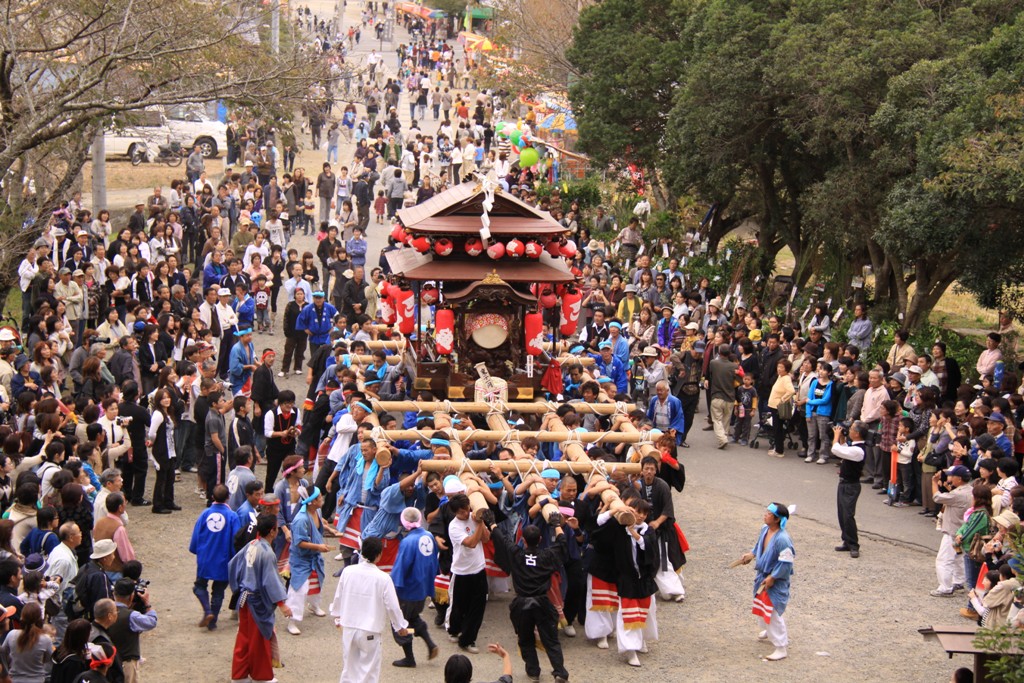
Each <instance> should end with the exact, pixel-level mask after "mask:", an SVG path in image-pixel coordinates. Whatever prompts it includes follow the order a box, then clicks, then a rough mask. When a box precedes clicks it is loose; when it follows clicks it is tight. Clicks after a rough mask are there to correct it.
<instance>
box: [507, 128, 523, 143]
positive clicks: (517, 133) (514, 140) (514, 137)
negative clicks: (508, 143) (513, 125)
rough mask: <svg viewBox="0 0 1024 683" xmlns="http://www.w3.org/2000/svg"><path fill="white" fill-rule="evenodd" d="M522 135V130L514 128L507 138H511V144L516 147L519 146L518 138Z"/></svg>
mask: <svg viewBox="0 0 1024 683" xmlns="http://www.w3.org/2000/svg"><path fill="white" fill-rule="evenodd" d="M522 137H523V133H522V131H519V130H514V131H512V134H511V135H509V139H510V140H512V144H513V145H515V146H516V147H518V146H519V140H521V139H522Z"/></svg>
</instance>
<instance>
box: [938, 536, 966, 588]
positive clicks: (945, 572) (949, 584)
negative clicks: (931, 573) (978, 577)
mask: <svg viewBox="0 0 1024 683" xmlns="http://www.w3.org/2000/svg"><path fill="white" fill-rule="evenodd" d="M935 576H936V577H937V578H938V580H939V587H938V590H940V591H942V592H944V593H949V592H950V591H952V590H953V584H956V583H959V584H963V582H964V581H965V578H964V560H963V558H962V557H960V556H959V555H957V554H956V550H954V549H953V537H952V536H950V535H949V534H947V533H943V534H942V541H941V542H940V543H939V552H938V554H937V555H936V556H935ZM971 588H973V586H971Z"/></svg>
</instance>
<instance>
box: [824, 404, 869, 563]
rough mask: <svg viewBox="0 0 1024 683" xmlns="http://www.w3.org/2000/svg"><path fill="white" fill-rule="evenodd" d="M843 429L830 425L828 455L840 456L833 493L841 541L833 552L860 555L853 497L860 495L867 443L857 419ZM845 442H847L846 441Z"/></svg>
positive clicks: (865, 428)
mask: <svg viewBox="0 0 1024 683" xmlns="http://www.w3.org/2000/svg"><path fill="white" fill-rule="evenodd" d="M847 432H848V433H844V428H843V427H842V426H841V425H837V426H836V427H834V428H833V439H832V455H834V456H836V457H837V458H840V459H841V460H842V462H841V463H840V464H839V489H838V491H837V494H836V506H837V508H838V513H839V529H840V530H841V531H842V534H843V544H842V545H837V546H836V552H847V551H849V553H850V557H853V558H856V557H860V543H859V542H858V540H857V520H856V519H854V515H855V514H856V513H857V499H858V498H859V497H860V477H861V474H862V473H863V471H864V458H865V456H866V454H867V445H866V444H865V443H864V438H865V435H866V434H867V427H866V426H865V424H864V423H863V422H860V421H859V420H858V421H857V422H854V423H853V424H851V425H850V427H849V429H848V430H847ZM847 441H849V443H847Z"/></svg>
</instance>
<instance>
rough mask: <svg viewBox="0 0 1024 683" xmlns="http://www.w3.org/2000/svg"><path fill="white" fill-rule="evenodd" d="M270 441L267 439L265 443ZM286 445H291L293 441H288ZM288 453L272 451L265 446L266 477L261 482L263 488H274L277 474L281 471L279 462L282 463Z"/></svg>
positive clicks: (269, 489)
mask: <svg viewBox="0 0 1024 683" xmlns="http://www.w3.org/2000/svg"><path fill="white" fill-rule="evenodd" d="M275 441H277V440H275ZM270 443H271V441H270V440H269V439H268V443H267V445H268V446H269V445H270ZM287 445H288V446H293V445H294V442H289V443H288V444H287ZM289 455H291V453H290V452H283V453H281V452H272V451H271V450H270V448H267V478H266V480H265V481H264V482H263V490H265V491H273V490H274V483H275V482H277V475H278V473H280V472H281V463H283V462H284V459H285V458H287V457H288V456H289Z"/></svg>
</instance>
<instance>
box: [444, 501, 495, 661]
mask: <svg viewBox="0 0 1024 683" xmlns="http://www.w3.org/2000/svg"><path fill="white" fill-rule="evenodd" d="M448 509H449V510H450V511H451V512H452V513H453V514H454V515H455V519H453V520H452V521H451V522H450V523H449V524H448V536H449V538H451V541H452V606H451V613H450V616H449V618H448V635H449V639H450V640H455V639H456V638H458V642H459V649H460V650H462V651H464V652H468V653H470V654H476V653H478V652H479V651H480V650H479V649H478V648H477V646H476V637H477V634H478V633H479V631H480V625H481V624H482V623H483V620H484V608H485V607H487V572H486V571H484V562H485V560H484V543H486V542H487V541H489V540H490V538H491V534H490V532H489V531H488V530H487V528H486V527H485V526H484V525H483V524H481V523H480V522H479V521H478V520H476V519H474V518H473V515H472V514H471V508H470V505H469V497H468V496H467V495H466V494H464V493H459V494H456V495H454V496H452V497H451V499H449V501H448Z"/></svg>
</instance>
